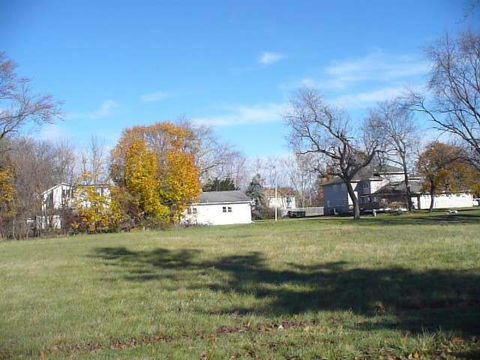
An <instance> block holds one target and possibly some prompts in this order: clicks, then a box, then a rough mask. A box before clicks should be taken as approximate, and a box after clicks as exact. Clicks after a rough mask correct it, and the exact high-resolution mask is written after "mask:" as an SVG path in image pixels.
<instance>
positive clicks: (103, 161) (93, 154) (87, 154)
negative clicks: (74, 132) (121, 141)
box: [80, 136, 108, 184]
mask: <svg viewBox="0 0 480 360" xmlns="http://www.w3.org/2000/svg"><path fill="white" fill-rule="evenodd" d="M80 158H81V159H80V160H81V167H82V168H81V172H82V176H84V177H85V176H86V177H88V181H89V182H92V183H93V184H98V183H100V182H104V181H106V179H107V174H108V152H107V150H106V148H105V141H104V140H103V139H101V138H99V137H97V136H92V137H91V138H90V142H89V144H88V148H87V150H85V151H82V153H81V155H80Z"/></svg>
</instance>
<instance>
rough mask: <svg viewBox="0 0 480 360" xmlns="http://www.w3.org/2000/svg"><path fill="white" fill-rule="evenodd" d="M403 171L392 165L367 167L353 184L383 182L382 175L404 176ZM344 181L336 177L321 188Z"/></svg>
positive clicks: (357, 175)
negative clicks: (366, 181)
mask: <svg viewBox="0 0 480 360" xmlns="http://www.w3.org/2000/svg"><path fill="white" fill-rule="evenodd" d="M402 173H403V170H402V169H401V168H399V167H396V166H391V165H381V166H376V167H371V166H369V167H366V168H363V169H361V170H360V171H359V172H358V173H357V174H356V175H355V176H354V177H353V180H352V182H360V181H363V180H371V181H378V180H383V178H382V177H381V176H380V175H387V174H402ZM343 182H344V181H343V180H342V179H340V178H339V177H334V178H333V179H331V180H328V181H326V182H324V183H322V184H320V185H321V186H327V185H333V184H341V183H343Z"/></svg>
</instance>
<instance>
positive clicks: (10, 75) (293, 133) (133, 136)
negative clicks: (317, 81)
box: [0, 33, 480, 237]
mask: <svg viewBox="0 0 480 360" xmlns="http://www.w3.org/2000/svg"><path fill="white" fill-rule="evenodd" d="M427 55H428V57H429V59H430V60H431V63H432V71H431V74H430V80H429V82H428V84H427V86H426V89H425V92H424V93H414V92H406V93H405V96H402V97H399V98H396V99H392V100H391V101H387V102H384V103H381V104H378V105H377V106H376V107H375V108H373V109H371V111H370V112H369V114H368V117H367V118H366V119H365V120H364V121H362V122H353V121H352V120H351V119H350V118H349V116H348V114H347V113H346V112H345V111H344V110H342V109H339V108H336V107H334V106H332V105H331V104H328V103H327V102H326V101H325V100H324V99H323V98H322V96H321V95H320V94H319V92H318V90H316V89H301V90H299V91H298V93H297V94H296V95H295V96H294V97H293V98H292V100H291V106H290V110H289V112H288V113H287V114H285V120H286V122H287V124H288V126H289V129H290V137H289V139H290V145H291V147H292V149H293V150H294V153H295V155H294V156H291V157H287V158H285V157H271V158H267V159H255V160H249V159H247V158H245V157H244V156H243V155H242V154H241V153H239V152H238V151H236V150H234V149H233V148H232V146H230V145H229V144H227V143H225V142H223V141H221V140H220V139H219V138H218V137H217V136H216V135H215V134H214V132H213V131H212V129H211V128H209V127H205V126H197V125H194V124H192V123H190V122H188V121H187V120H185V119H180V120H179V121H177V122H175V123H168V122H166V123H158V124H154V125H151V126H137V127H133V128H129V129H126V130H125V131H124V132H123V134H122V136H121V138H120V140H119V141H118V143H117V145H116V146H115V147H114V149H113V151H111V153H110V152H108V151H106V149H105V146H104V145H103V143H102V141H100V140H99V139H97V138H92V140H91V143H90V146H89V148H88V149H87V150H84V151H82V152H79V151H78V150H77V149H75V148H74V147H73V146H71V145H70V144H69V143H68V142H65V141H63V142H58V143H52V142H46V141H39V140H34V139H32V138H31V137H28V136H25V135H22V134H25V131H26V130H27V131H28V130H32V129H35V128H36V127H37V126H39V125H41V124H44V123H51V122H53V121H55V120H56V119H57V118H59V117H61V111H60V107H59V104H58V103H57V102H55V101H54V100H53V99H52V97H51V96H49V95H36V94H34V93H33V92H32V90H31V87H30V81H29V80H28V79H24V78H21V77H19V76H18V75H17V73H16V66H15V64H14V63H13V62H12V61H10V60H9V59H7V58H6V56H5V55H4V54H0V236H2V237H6V236H9V237H23V236H26V235H27V234H28V232H29V221H30V220H31V219H34V218H35V216H36V215H38V214H40V213H41V210H42V203H43V201H44V199H42V197H41V196H40V194H41V193H42V192H43V191H44V190H46V189H48V188H49V187H51V186H53V185H55V184H58V183H62V182H65V183H68V184H77V185H81V186H77V191H79V192H80V193H79V194H77V196H76V198H79V199H80V201H79V204H77V205H78V206H77V207H78V209H77V210H78V211H77V216H76V217H72V221H71V225H72V228H74V229H77V230H78V231H82V230H83V231H105V230H108V229H111V228H119V227H133V226H153V225H155V226H157V225H158V226H165V225H168V224H172V223H176V222H178V221H179V218H180V214H181V213H182V212H183V211H184V209H185V207H186V206H187V205H188V203H189V202H190V201H192V200H194V199H195V198H197V197H198V195H199V193H200V191H201V189H202V187H203V190H204V191H212V190H216V191H218V190H233V189H243V190H248V191H249V193H251V194H253V193H255V192H258V189H259V188H265V187H269V188H273V187H275V186H278V187H290V188H292V190H293V191H294V192H295V195H296V197H297V206H301V207H305V206H315V205H321V202H322V196H321V191H320V186H319V183H320V182H321V181H322V179H325V178H329V177H333V176H336V177H340V178H341V179H342V180H343V181H344V182H345V183H346V185H347V189H348V192H349V194H350V197H351V198H352V200H353V204H354V217H355V218H358V217H359V216H360V209H359V204H358V199H357V197H356V195H355V191H354V190H355V189H354V188H353V186H352V180H353V179H354V178H355V177H356V176H358V175H359V174H361V173H362V171H364V170H365V169H366V168H368V167H369V166H372V164H394V165H397V166H399V167H401V168H402V169H403V172H404V182H405V185H406V186H405V188H406V189H405V202H406V205H407V206H408V208H409V209H411V208H412V203H411V200H410V199H411V197H410V178H409V177H410V175H411V174H412V173H414V172H417V173H418V174H421V175H422V176H423V177H424V178H425V180H426V181H425V184H426V186H427V188H426V190H428V191H430V192H431V193H432V194H434V193H435V192H436V191H444V190H448V191H453V190H455V189H463V188H473V189H474V188H475V186H476V182H478V171H479V170H480V109H479V104H480V37H479V36H478V35H477V34H473V33H465V34H463V35H462V36H460V37H458V38H456V39H453V40H452V39H451V38H449V37H446V38H444V39H443V40H442V41H440V42H439V43H437V44H435V45H434V46H432V47H431V48H430V49H429V50H428V52H427ZM420 114H423V115H424V117H426V118H428V119H430V120H431V123H432V124H433V125H434V126H433V128H434V129H436V130H437V133H439V134H447V135H449V140H451V142H452V143H451V144H441V143H438V142H432V143H431V144H429V145H428V146H426V147H423V149H424V150H423V152H422V146H423V145H425V144H421V143H420V142H419V139H420V138H421V136H420V134H419V128H418V122H417V119H418V118H419V115H420ZM444 136H445V135H444ZM79 154H80V155H79ZM252 175H255V176H253V180H251V181H250V179H252ZM109 181H111V185H112V191H111V194H110V196H109V198H110V200H108V201H109V202H108V204H107V200H106V199H105V198H102V195H101V194H100V195H99V194H96V193H94V191H93V190H92V189H93V187H88V186H87V185H89V184H90V185H91V184H98V183H105V182H109ZM259 196H260V195H259ZM252 197H254V195H252ZM85 202H88V203H89V204H93V205H92V206H89V207H85V206H82V203H83V204H84V203H85ZM107 208H108V210H106V209H107Z"/></svg>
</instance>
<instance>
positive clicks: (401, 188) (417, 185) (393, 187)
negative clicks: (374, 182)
mask: <svg viewBox="0 0 480 360" xmlns="http://www.w3.org/2000/svg"><path fill="white" fill-rule="evenodd" d="M405 189H406V187H405V181H398V182H392V183H389V184H387V185H385V186H382V187H381V188H380V189H378V190H377V191H375V192H374V193H373V194H372V195H377V194H378V195H381V194H395V193H404V192H405ZM410 192H411V193H412V194H421V193H422V182H421V181H415V180H411V181H410Z"/></svg>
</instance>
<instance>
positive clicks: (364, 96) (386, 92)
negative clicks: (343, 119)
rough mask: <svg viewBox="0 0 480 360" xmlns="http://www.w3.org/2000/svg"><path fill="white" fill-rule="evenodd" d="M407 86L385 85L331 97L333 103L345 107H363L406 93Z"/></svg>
mask: <svg viewBox="0 0 480 360" xmlns="http://www.w3.org/2000/svg"><path fill="white" fill-rule="evenodd" d="M405 91H406V89H405V87H403V86H399V87H384V88H379V89H375V90H370V91H362V92H357V93H351V94H345V95H340V96H337V97H335V98H333V99H331V103H332V104H334V105H336V106H340V107H344V108H350V109H351V108H363V107H368V106H371V105H373V104H375V103H377V102H381V101H386V100H389V99H394V98H396V97H398V96H401V95H403V94H405Z"/></svg>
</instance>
